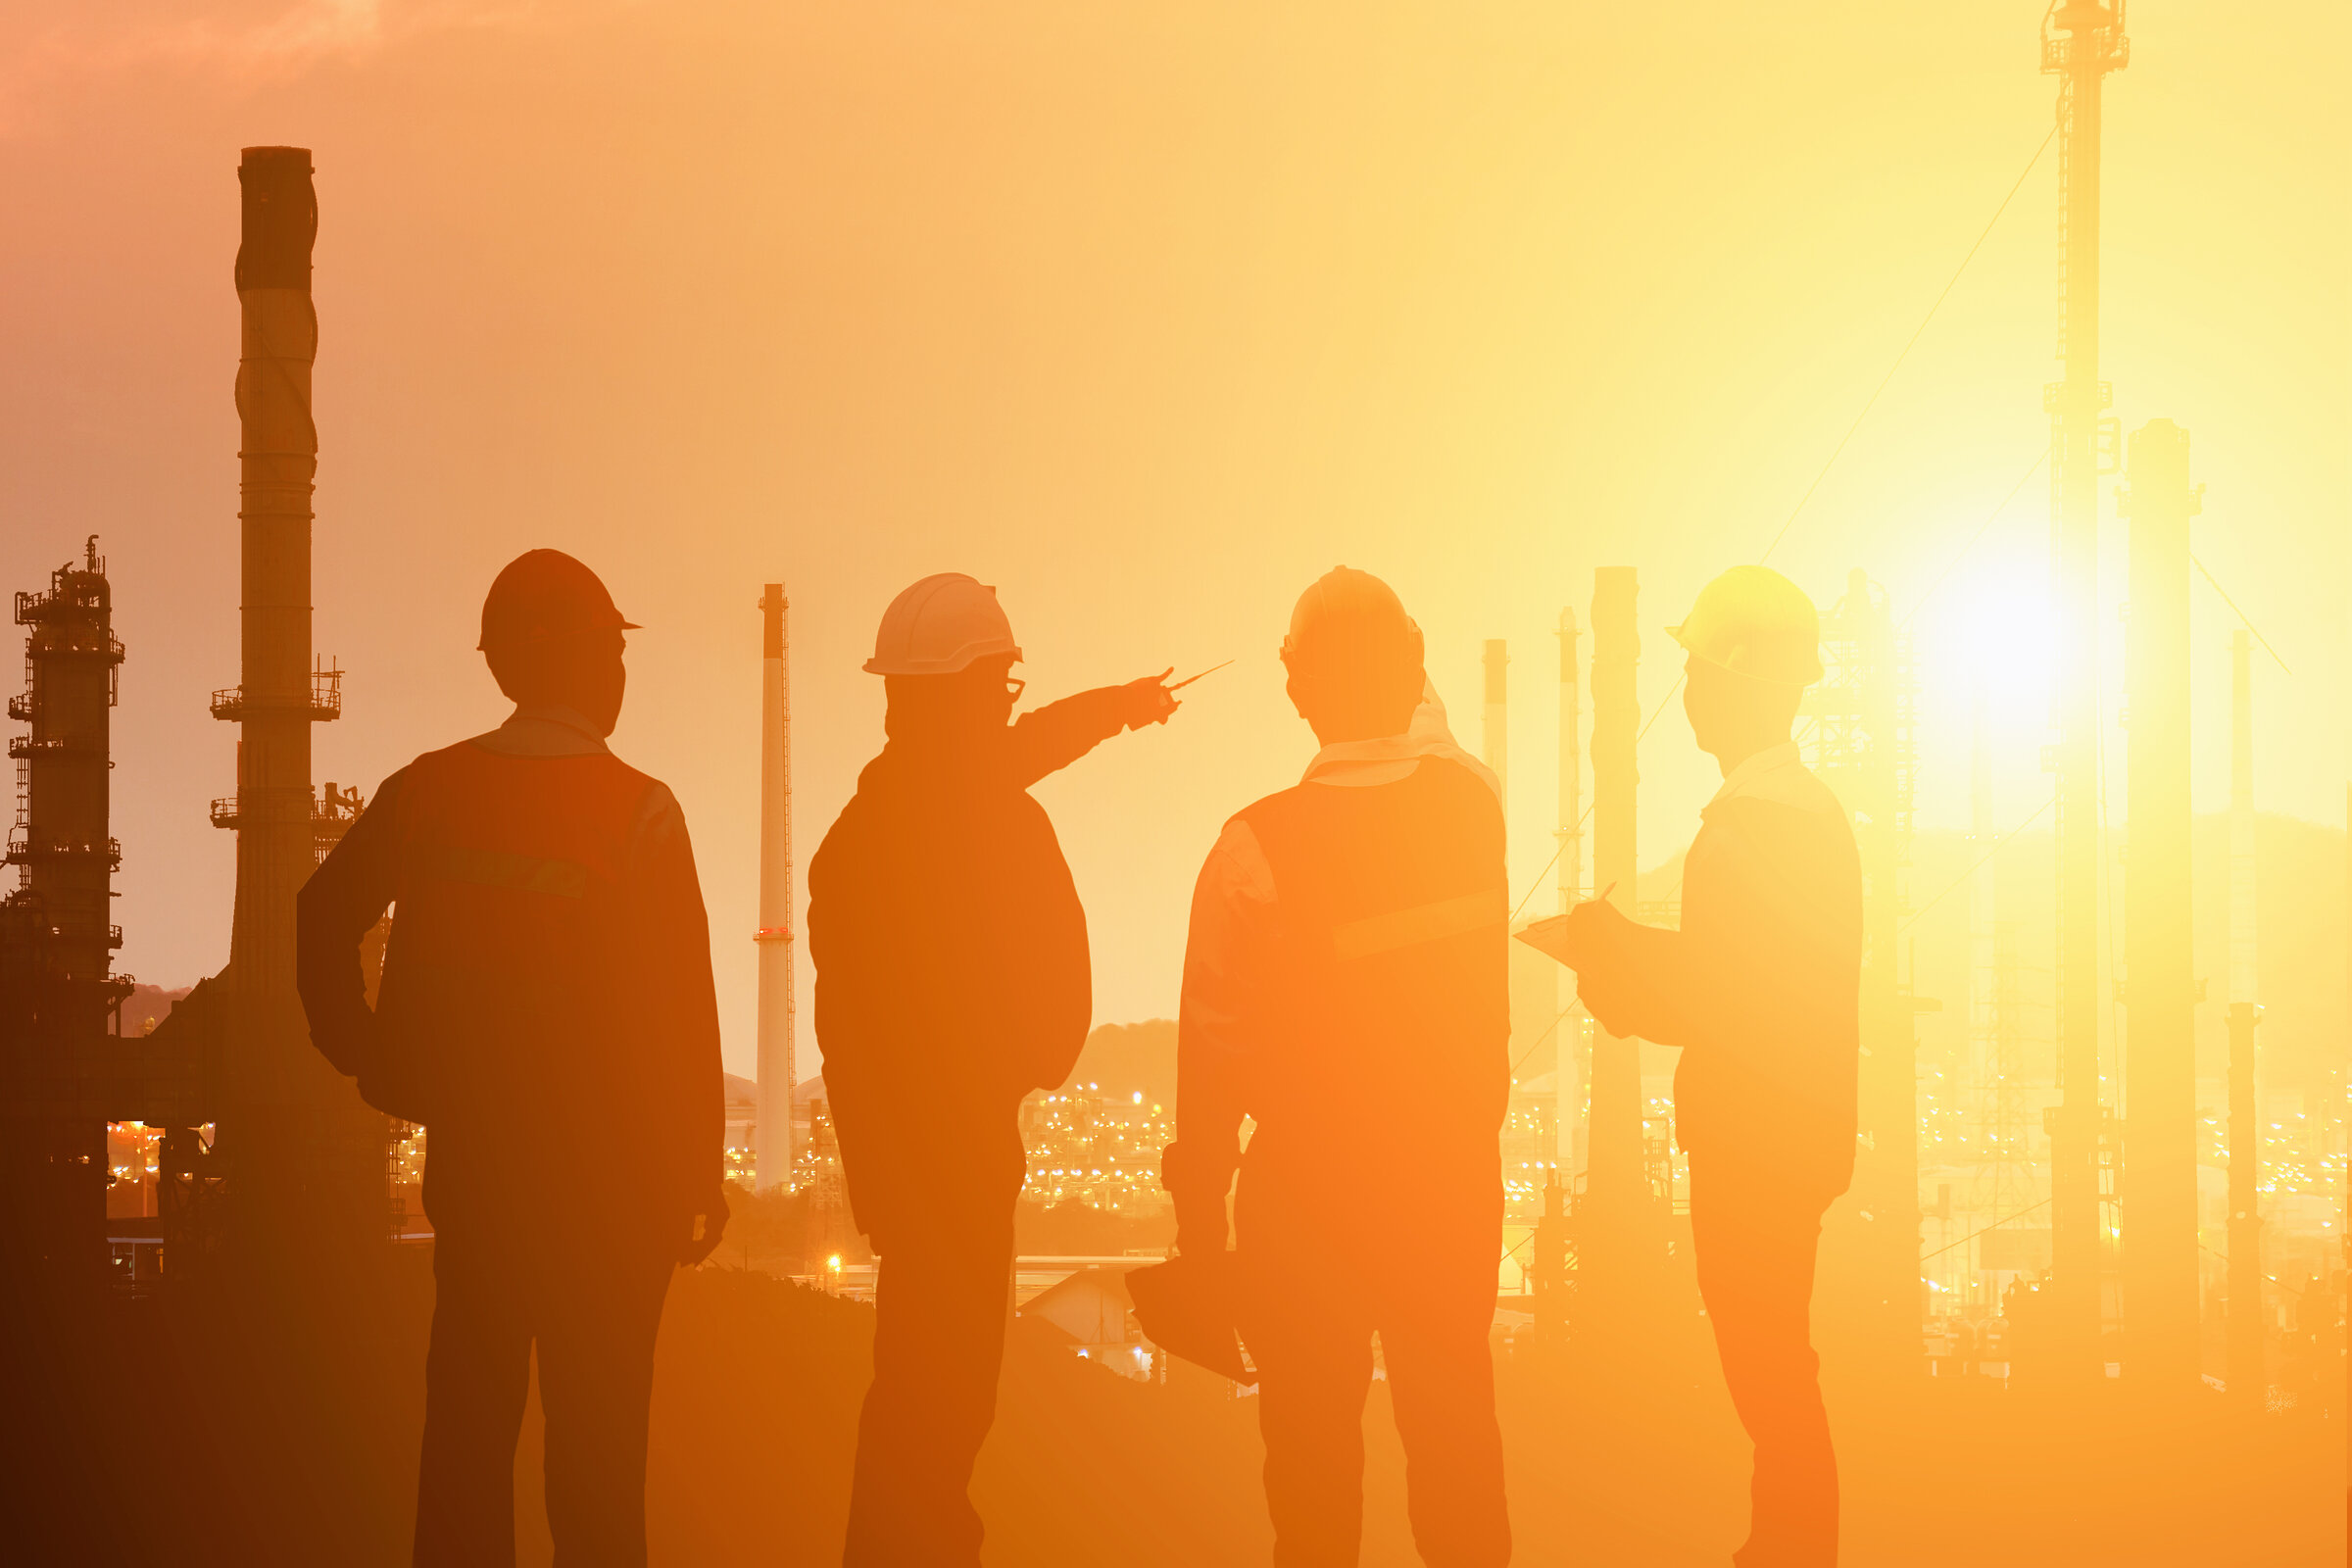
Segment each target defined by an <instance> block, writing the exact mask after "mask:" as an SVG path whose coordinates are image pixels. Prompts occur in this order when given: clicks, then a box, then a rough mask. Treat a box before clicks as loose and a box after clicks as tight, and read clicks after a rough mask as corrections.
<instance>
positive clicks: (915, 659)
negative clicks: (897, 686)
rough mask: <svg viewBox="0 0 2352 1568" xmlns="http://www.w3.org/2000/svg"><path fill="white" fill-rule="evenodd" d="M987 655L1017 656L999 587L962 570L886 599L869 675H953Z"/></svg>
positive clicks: (938, 575)
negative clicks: (894, 597)
mask: <svg viewBox="0 0 2352 1568" xmlns="http://www.w3.org/2000/svg"><path fill="white" fill-rule="evenodd" d="M991 654H1010V655H1011V656H1012V657H1013V658H1014V659H1016V660H1017V659H1019V658H1020V657H1021V650H1020V645H1019V644H1017V643H1015V642H1014V641H1013V640H1012V622H1011V621H1009V620H1007V619H1005V609H1004V607H1003V606H1002V605H999V604H998V603H997V591H996V589H994V588H992V587H990V586H989V585H988V584H987V583H984V582H979V581H976V580H975V579H973V578H970V577H967V576H965V575H964V574H963V573H962V572H960V571H943V572H938V573H936V574H934V575H932V576H929V577H925V578H924V579H923V580H922V581H921V582H918V583H916V584H915V585H914V586H913V587H911V588H909V589H907V591H906V592H905V593H903V594H901V595H899V597H898V598H896V599H893V600H892V601H891V602H890V608H889V609H888V610H885V611H884V612H882V629H881V630H880V631H878V632H876V633H875V634H874V657H873V658H871V659H869V660H867V661H866V662H865V670H866V673H867V674H869V675H953V674H955V673H956V671H957V670H959V669H963V668H966V667H968V666H969V665H970V664H971V662H972V661H974V660H976V659H986V658H987V657H988V656H989V655H991Z"/></svg>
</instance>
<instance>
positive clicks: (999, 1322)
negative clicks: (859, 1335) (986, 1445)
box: [841, 1197, 1013, 1568]
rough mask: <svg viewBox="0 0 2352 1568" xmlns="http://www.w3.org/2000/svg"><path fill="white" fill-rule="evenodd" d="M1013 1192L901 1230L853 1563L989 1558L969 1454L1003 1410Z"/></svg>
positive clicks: (908, 1564)
mask: <svg viewBox="0 0 2352 1568" xmlns="http://www.w3.org/2000/svg"><path fill="white" fill-rule="evenodd" d="M1012 1207H1013V1203H1012V1200H1011V1198H1009V1197H1007V1198H1006V1200H1005V1203H1004V1205H1003V1207H1002V1209H1001V1210H999V1209H996V1208H995V1207H994V1206H990V1207H989V1208H987V1210H986V1211H985V1212H974V1213H967V1214H964V1215H961V1216H956V1215H954V1214H940V1215H937V1216H935V1217H930V1218H927V1219H925V1220H924V1221H923V1222H921V1223H919V1224H907V1225H901V1226H895V1227H893V1228H892V1229H891V1230H890V1231H889V1232H888V1234H887V1235H886V1236H885V1237H884V1246H885V1249H886V1250H885V1251H884V1252H883V1254H882V1261H881V1269H880V1272H879V1274H878V1275H877V1277H876V1281H875V1299H874V1305H875V1317H874V1381H873V1383H872V1384H871V1385H870V1386H869V1387H868V1388H867V1389H866V1391H865V1408H864V1410H863V1411H862V1412H861V1413H860V1414H859V1416H858V1457H857V1461H856V1464H855V1466H854V1468H853V1470H852V1472H851V1479H850V1524H849V1536H848V1540H847V1542H846V1543H845V1544H844V1545H843V1548H842V1554H841V1560H842V1562H843V1563H844V1564H846V1565H849V1568H913V1565H918V1564H919V1565H921V1568H965V1565H974V1568H976V1565H977V1564H978V1563H979V1561H980V1539H981V1534H982V1532H981V1526H980V1514H979V1511H978V1510H977V1509H975V1508H974V1507H973V1506H972V1501H971V1498H970V1496H969V1495H967V1489H968V1488H969V1487H970V1485H971V1479H972V1461H973V1460H974V1459H976V1458H978V1457H979V1453H980V1445H981V1444H982V1443H983V1442H984V1441H986V1440H987V1437H988V1429H989V1425H990V1423H992V1422H993V1421H995V1419H996V1415H997V1374H998V1372H999V1371H1000V1370H1001V1369H1002V1367H1003V1366H1004V1361H1005V1316H1006V1314H1007V1312H1008V1311H1009V1309H1010V1307H1011V1290H1012Z"/></svg>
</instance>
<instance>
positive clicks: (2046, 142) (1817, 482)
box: [1511, 125, 2276, 920]
mask: <svg viewBox="0 0 2352 1568" xmlns="http://www.w3.org/2000/svg"><path fill="white" fill-rule="evenodd" d="M2057 134H2058V129H2057V127H2056V126H2055V125H2053V126H2051V127H2050V130H2049V132H2048V133H2047V134H2046V135H2044V136H2043V137H2042V138H2041V143H2040V145H2038V146H2036V147H2035V148H2034V156H2033V157H2031V158H2029V159H2027V160H2026V167H2025V168H2024V169H2023V170H2021V171H2019V172H2018V176H2017V178H2016V179H2015V180H2014V181H2012V182H2011V184H2010V186H2009V190H2008V192H2007V194H2005V195H2003V196H2002V197H2001V201H2000V205H1999V206H1997V207H1995V208H1994V209H1993V210H1992V216H1991V217H1990V218H1988V219H1986V220H1985V227H1984V228H1983V229H1982V230H1980V231H1979V232H1978V234H1977V238H1976V242H1975V243H1974V244H1972V245H1970V246H1969V248H1968V253H1967V254H1966V255H1964V256H1962V257H1961V258H1960V265H1959V266H1958V267H1956V268H1954V269H1953V270H1952V275H1951V276H1950V277H1949V278H1947V279H1946V280H1945V281H1944V285H1943V288H1942V289H1941V290H1940V291H1939V292H1938V293H1937V294H1936V299H1935V302H1934V303H1933V304H1931V305H1930V306H1929V307H1928V312H1927V314H1926V315H1925V316H1923V317H1921V318H1920V321H1919V325H1918V326H1916V327H1914V328H1913V329H1912V332H1911V336H1910V337H1909V338H1907V339H1906V340H1905V341H1904V343H1903V346H1902V349H1901V350H1900V352H1898V353H1897V354H1896V355H1895V357H1894V363H1893V364H1892V365H1890V366H1888V367H1887V373H1886V375H1885V376H1883V377H1882V378H1881V379H1880V381H1879V384H1878V386H1877V387H1876V388H1875V389H1874V390H1873V391H1872V392H1871V394H1870V396H1869V398H1868V399H1866V400H1865V401H1864V402H1863V405H1862V412H1861V413H1859V414H1857V415H1855V416H1854V422H1853V423H1852V424H1850V425H1848V426H1847V427H1846V431H1845V434H1844V435H1843V436H1841V437H1839V438H1838V445H1837V446H1836V447H1834V448H1832V449H1831V451H1830V456H1829V459H1828V461H1827V462H1825V463H1823V464H1822V466H1821V470H1820V471H1819V472H1818V473H1816V474H1814V476H1813V482H1812V483H1811V484H1809V485H1807V486H1806V487H1805V493H1804V494H1803V495H1801V496H1799V497H1798V498H1797V502H1796V505H1795V506H1794V507H1793V508H1791V509H1790V511H1789V515H1788V516H1787V518H1785V519H1784V520H1783V521H1782V523H1781V526H1780V529H1779V531H1778V532H1776V533H1774V534H1773V536H1772V541H1771V543H1769V544H1767V545H1766V546H1765V547H1764V554H1763V555H1762V556H1760V557H1759V558H1757V559H1758V561H1759V563H1761V562H1765V561H1770V560H1771V559H1772V554H1773V552H1774V551H1776V550H1778V549H1779V548H1780V547H1781V541H1782V540H1783V539H1784V538H1786V537H1787V536H1788V533H1789V527H1790V526H1791V525H1792V524H1793V523H1794V522H1795V521H1796V519H1797V516H1798V515H1800V514H1801V513H1803V511H1804V510H1805V507H1806V505H1807V503H1809V502H1811V501H1812V499H1813V494H1814V492H1815V491H1817V490H1819V489H1820V488H1821V485H1822V481H1823V480H1825V479H1827V478H1828V477H1829V476H1830V470H1831V469H1832V468H1833V467H1835V466H1837V464H1838V458H1840V457H1842V456H1843V455H1844V453H1845V449H1846V447H1847V445H1848V444H1850V443H1851V442H1852V441H1853V439H1854V434H1855V432H1856V431H1858V430H1860V429H1861V428H1862V421H1863V420H1864V419H1866V418H1868V417H1870V411H1871V410H1872V409H1873V408H1876V407H1877V406H1878V402H1879V398H1880V397H1881V396H1882V395H1883V394H1884V393H1885V392H1886V390H1887V387H1888V386H1889V385H1891V384H1892V383H1893V381H1894V377H1895V372H1896V371H1898V370H1900V369H1901V368H1903V362H1904V361H1905V360H1907V359H1909V358H1910V357H1911V350H1912V349H1913V348H1914V347H1916V346H1917V345H1918V343H1919V340H1920V338H1921V336H1922V335H1924V334H1925V333H1926V331H1927V329H1928V324H1929V323H1930V322H1931V321H1933V320H1935V319H1936V312H1937V311H1939V310H1941V309H1942V308H1943V302H1944V301H1945V300H1946V299H1948V298H1950V296H1951V292H1952V290H1953V288H1954V287H1956V286H1957V285H1958V284H1959V282H1960V278H1961V275H1962V274H1963V273H1965V272H1966V271H1967V270H1968V264H1969V263H1971V262H1973V261H1975V260H1976V259H1977V252H1979V251H1981V250H1983V249H1984V248H1985V240H1987V239H1989V238H1990V237H1991V235H1992V230H1993V226H1994V225H1995V224H1997V223H1999V222H2000V221H2001V215H2002V214H2004V213H2006V212H2008V210H2009V204H2010V203H2011V202H2013V201H2015V200H2016V199H2017V193H2018V192H2019V191H2020V190H2022V189H2024V188H2025V183H2026V180H2027V179H2028V177H2030V176H2031V175H2032V174H2033V172H2034V168H2035V167H2036V166H2037V165H2038V164H2040V162H2041V157H2042V154H2044V153H2046V152H2048V151H2049V150H2050V143H2051V141H2052V140H2054V139H2055V138H2056V137H2057ZM2048 455H2049V454H2048V453H2047V451H2046V450H2045V451H2044V452H2043V454H2042V456H2041V458H2037V459H2035V460H2034V468H2038V467H2040V466H2041V464H2042V462H2043V461H2044V460H2046V459H2047V457H2048ZM2032 477H2033V469H2029V470H2027V474H2026V478H2028V479H2030V478H2032ZM2024 488H2025V480H2024V479H2021V480H2019V481H2018V483H2017V486H2016V489H2013V490H2012V491H2011V492H2010V494H2009V498H2008V499H2007V500H2004V501H2003V502H2002V503H2001V505H2000V506H1999V507H1996V508H1995V509H1993V513H1992V515H1991V516H1988V517H1986V518H1985V522H1984V523H1983V524H1981V525H1980V526H1979V527H1978V529H1977V534H1976V535H1975V536H1972V537H1971V538H1970V540H1969V542H1968V544H1967V545H1965V546H1963V547H1962V549H1961V554H1962V555H1966V554H1967V552H1968V550H1969V549H1970V548H1973V547H1974V546H1975V544H1976V542H1977V537H1980V536H1982V535H1983V534H1984V532H1985V528H1988V527H1990V526H1991V525H1992V520H1993V518H1994V517H1998V516H1999V515H2001V513H2002V512H2003V511H2005V510H2007V508H2008V505H2009V501H2012V500H2015V499H2016V497H2017V492H2018V491H2019V490H2023V489H2024ZM1953 564H1954V565H1957V564H1958V558H1954V562H1953ZM1951 569H1952V568H1951V566H1946V567H1945V568H1944V574H1945V575H1946V576H1948V575H1950V573H1951ZM1941 585H1942V578H1940V577H1939V578H1937V579H1936V586H1937V587H1940V586H1941ZM1934 592H1935V588H1930V589H1929V593H1930V594H1933V593H1934ZM1925 601H1926V596H1924V595H1923V596H1922V601H1921V602H1922V603H1925ZM1918 608H1919V607H1918V606H1917V605H1914V606H1913V607H1912V610H1913V613H1917V611H1918ZM1909 618H1910V617H1909V616H1905V617H1904V619H1905V620H1908V619H1909ZM2264 646H2266V647H2267V646H2269V645H2268V644H2265V645H2264ZM2273 657H2276V656H2273ZM1682 689H1683V677H1682V676H1680V675H1677V676H1676V677H1675V681H1674V685H1673V686H1672V687H1670V688H1668V690H1667V693H1666V695H1665V697H1664V698H1662V699H1660V701H1659V703H1658V706H1657V707H1656V708H1654V709H1652V710H1651V711H1650V714H1649V717H1648V718H1646V719H1644V720H1643V721H1642V728H1641V730H1640V731H1639V732H1638V733H1637V734H1636V735H1635V736H1634V740H1635V743H1636V744H1637V745H1639V744H1640V743H1641V741H1642V738H1643V737H1645V736H1647V735H1648V734H1649V732H1650V729H1651V727H1652V726H1653V725H1655V724H1656V723H1657V721H1658V718H1659V716H1660V715H1661V714H1663V713H1664V712H1665V711H1666V705H1667V704H1668V703H1671V702H1673V701H1674V697H1675V694H1676V693H1677V692H1680V691H1681V690H1682ZM1592 815H1593V809H1592V808H1591V807H1590V806H1588V807H1586V808H1585V813H1584V815H1583V816H1580V817H1578V818H1577V823H1576V825H1577V826H1578V828H1580V829H1581V828H1582V827H1583V826H1584V825H1585V823H1586V822H1587V821H1589V820H1590V819H1591V818H1592ZM1560 853H1561V852H1560V851H1559V850H1558V849H1554V850H1553V851H1552V853H1551V858H1550V859H1548V860H1545V861H1544V864H1543V865H1542V867H1540V868H1539V869H1538V870H1537V872H1536V876H1535V881H1534V883H1533V884H1532V885H1531V886H1530V887H1529V888H1528V890H1527V893H1526V894H1525V896H1524V897H1522V898H1521V899H1520V900H1519V902H1518V904H1517V905H1515V906H1514V907H1512V909H1511V918H1512V919H1514V920H1516V919H1518V918H1519V914H1520V911H1521V910H1523V909H1525V908H1526V907H1527V902H1528V900H1529V899H1532V898H1534V897H1535V896H1536V890H1537V888H1540V887H1542V886H1543V884H1544V876H1545V874H1546V873H1548V872H1549V871H1550V870H1551V868H1552V867H1553V866H1555V865H1557V864H1559V861H1560Z"/></svg>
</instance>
